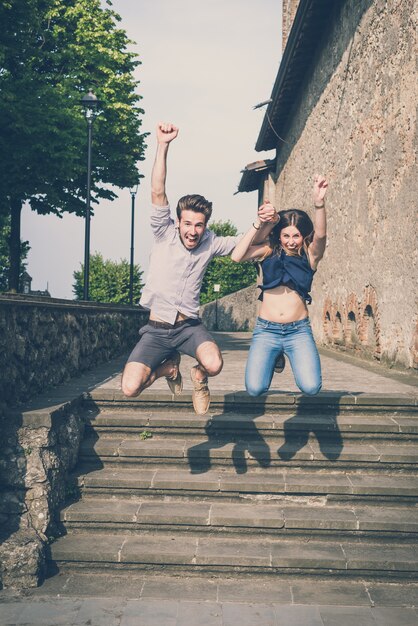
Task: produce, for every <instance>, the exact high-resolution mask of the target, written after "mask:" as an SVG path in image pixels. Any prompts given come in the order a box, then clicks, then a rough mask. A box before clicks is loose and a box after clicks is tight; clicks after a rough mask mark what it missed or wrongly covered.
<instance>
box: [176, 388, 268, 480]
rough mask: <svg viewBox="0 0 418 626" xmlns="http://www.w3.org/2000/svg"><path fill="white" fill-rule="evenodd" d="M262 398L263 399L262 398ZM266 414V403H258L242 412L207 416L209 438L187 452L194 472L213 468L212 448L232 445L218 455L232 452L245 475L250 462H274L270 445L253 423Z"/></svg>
mask: <svg viewBox="0 0 418 626" xmlns="http://www.w3.org/2000/svg"><path fill="white" fill-rule="evenodd" d="M259 400H260V399H259ZM263 415H264V402H263V401H262V402H257V405H256V406H255V407H254V408H253V409H252V410H251V408H250V407H249V408H248V409H246V410H245V411H243V412H241V413H238V412H237V413H232V412H228V411H224V412H223V413H220V414H218V415H214V416H212V417H211V418H209V419H208V421H207V422H206V425H205V433H206V435H207V437H208V440H207V441H203V442H201V443H198V444H197V445H195V446H192V447H191V448H189V449H188V451H187V457H188V462H189V466H190V470H191V473H192V474H202V473H204V472H207V471H209V470H210V469H211V467H212V461H213V455H212V454H211V451H213V450H217V449H221V448H224V447H225V446H228V445H229V444H232V451H229V450H226V451H225V452H224V454H222V455H217V459H219V458H224V459H225V458H228V456H229V455H230V457H231V459H232V463H233V465H234V468H235V471H236V472H237V474H245V473H246V472H247V469H248V461H249V460H252V459H254V460H255V461H256V462H257V463H258V465H259V466H260V467H263V468H266V467H269V466H270V465H271V453H270V448H269V446H268V445H267V443H266V441H265V440H264V437H263V436H262V435H261V433H260V431H259V430H258V428H257V425H256V424H255V423H254V420H255V419H256V418H257V417H261V416H263Z"/></svg>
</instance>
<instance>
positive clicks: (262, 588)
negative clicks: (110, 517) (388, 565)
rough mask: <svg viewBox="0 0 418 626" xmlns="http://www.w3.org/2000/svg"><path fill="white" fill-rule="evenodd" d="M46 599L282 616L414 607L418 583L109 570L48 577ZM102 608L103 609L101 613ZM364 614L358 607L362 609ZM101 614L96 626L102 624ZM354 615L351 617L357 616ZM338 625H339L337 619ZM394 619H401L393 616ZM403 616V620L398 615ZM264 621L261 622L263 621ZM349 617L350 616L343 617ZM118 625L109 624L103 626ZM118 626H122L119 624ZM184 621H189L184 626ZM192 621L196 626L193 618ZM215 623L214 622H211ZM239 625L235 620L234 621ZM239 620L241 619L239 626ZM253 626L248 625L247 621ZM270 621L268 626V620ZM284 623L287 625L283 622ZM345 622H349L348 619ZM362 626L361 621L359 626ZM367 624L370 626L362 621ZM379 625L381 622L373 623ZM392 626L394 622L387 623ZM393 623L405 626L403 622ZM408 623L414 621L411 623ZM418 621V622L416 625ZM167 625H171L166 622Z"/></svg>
mask: <svg viewBox="0 0 418 626" xmlns="http://www.w3.org/2000/svg"><path fill="white" fill-rule="evenodd" d="M37 594H41V595H42V596H43V597H48V596H49V597H52V598H57V597H59V598H65V597H75V598H77V599H81V598H83V597H85V596H90V597H92V598H97V603H99V606H100V607H102V606H103V604H104V606H105V607H106V604H105V603H106V598H114V597H119V598H124V599H126V598H133V599H135V600H138V599H142V600H148V601H149V600H150V599H153V600H159V601H160V602H161V604H162V605H165V604H166V603H167V602H169V601H172V600H178V599H179V598H181V599H182V600H183V601H188V602H193V601H195V602H199V606H198V607H197V608H198V610H199V615H200V616H201V618H202V619H203V617H202V613H201V610H202V607H203V606H204V605H203V603H205V604H208V606H209V607H212V606H213V604H212V603H213V602H216V601H217V602H220V603H221V602H226V603H239V605H240V606H242V603H251V604H252V605H256V606H255V607H251V608H252V609H259V607H260V605H263V604H269V605H271V604H275V605H278V606H279V611H280V615H282V616H283V615H284V614H285V613H284V611H285V608H284V606H283V605H287V604H288V605H292V604H293V605H297V606H296V607H294V608H298V609H301V608H303V605H325V606H327V607H328V608H330V607H335V606H338V605H342V606H343V607H359V606H363V607H372V609H373V610H375V608H376V607H379V606H380V607H391V609H389V610H392V611H393V607H411V609H412V610H413V607H417V606H418V583H416V582H412V581H408V580H402V581H393V580H392V581H390V582H387V581H386V582H382V581H376V580H371V579H366V580H363V579H361V580H356V579H355V578H348V579H344V578H340V579H338V577H337V576H335V577H334V578H332V579H330V578H321V577H320V576H315V577H313V578H312V577H311V578H309V577H308V576H303V575H300V576H298V577H293V578H292V577H291V578H287V577H285V576H282V577H280V578H279V577H277V576H265V575H261V576H258V575H256V574H254V575H253V576H251V577H250V578H248V576H247V575H245V574H244V575H239V574H235V575H234V574H230V575H228V577H225V576H197V575H194V576H191V575H189V574H188V573H181V575H175V573H173V574H172V575H169V574H165V573H164V572H162V573H160V574H159V573H157V572H146V571H144V572H138V573H135V572H132V570H127V571H123V570H118V571H117V572H111V571H106V572H105V573H100V572H98V571H95V572H94V575H93V576H92V575H91V573H89V572H85V571H82V570H77V571H74V572H68V574H66V575H65V574H64V575H61V576H53V577H50V578H48V579H47V580H46V581H45V582H44V584H43V585H42V588H41V589H39V590H38V591H37ZM98 608H99V607H97V609H98ZM346 610H347V609H346ZM357 610H358V609H357ZM99 615H100V611H99V610H96V614H95V619H96V621H94V622H92V623H93V624H94V625H96V624H97V626H98V625H99V624H102V621H99V619H98V616H99ZM352 616H353V614H351V618H352ZM333 617H334V622H331V623H333V624H337V623H339V622H338V621H335V615H334V616H333ZM392 617H395V616H394V615H392ZM396 617H398V616H396ZM254 618H255V620H256V621H253V622H252V624H253V626H256V624H260V616H259V615H258V616H254ZM257 618H258V619H257ZM342 619H344V620H345V619H346V615H343V616H342ZM300 620H301V621H299V622H295V621H293V620H290V621H289V622H288V624H287V626H290V624H293V625H295V624H296V623H298V624H303V625H304V626H308V624H312V622H311V621H308V614H307V613H305V614H304V615H301V616H300ZM108 623H109V624H110V623H112V622H111V621H110V620H109V621H108V620H104V621H103V624H108ZM116 623H117V622H116ZM180 623H183V622H180ZM186 623H189V624H190V623H192V624H193V623H194V624H196V621H194V622H193V619H192V620H191V622H190V621H188V622H187V621H186ZM205 623H207V624H208V626H209V624H212V623H213V621H212V620H210V619H209V620H208V622H205ZM232 623H234V622H232ZM236 623H237V622H236V621H235V624H236ZM246 623H248V621H246ZM266 623H268V622H266ZM282 623H283V622H282ZM343 623H346V622H345V621H344V622H343ZM357 623H359V622H357ZM361 623H364V622H361ZM372 623H373V624H375V625H376V622H374V621H373V622H372ZM385 623H386V624H387V623H388V622H385ZM389 623H392V625H393V624H398V625H399V624H404V622H403V621H399V619H397V620H395V621H392V622H390V621H389ZM406 623H408V622H406ZM412 623H413V622H412ZM161 626H166V625H165V624H161Z"/></svg>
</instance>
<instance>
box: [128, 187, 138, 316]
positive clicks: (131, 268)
mask: <svg viewBox="0 0 418 626" xmlns="http://www.w3.org/2000/svg"><path fill="white" fill-rule="evenodd" d="M137 191H138V185H135V187H131V189H130V190H129V193H130V194H131V262H130V266H129V304H130V305H131V306H132V305H133V298H134V225H135V196H136V194H137Z"/></svg>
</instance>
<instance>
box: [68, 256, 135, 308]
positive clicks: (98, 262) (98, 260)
mask: <svg viewBox="0 0 418 626" xmlns="http://www.w3.org/2000/svg"><path fill="white" fill-rule="evenodd" d="M129 269H130V265H129V263H128V261H127V260H126V259H122V260H121V261H120V262H119V263H117V262H116V261H111V260H109V259H103V256H102V255H101V254H99V253H98V252H96V253H95V254H93V255H92V256H91V257H90V300H93V301H94V302H113V303H116V304H129ZM73 275H74V280H75V282H74V284H73V293H74V295H75V299H76V300H82V299H83V285H84V265H83V264H81V269H80V270H79V271H75V272H74V274H73ZM142 275H143V272H142V271H141V270H140V268H139V265H134V276H133V278H134V280H133V302H134V304H138V302H139V299H140V297H141V291H142V288H143V286H144V284H143V282H142Z"/></svg>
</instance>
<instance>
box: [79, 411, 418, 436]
mask: <svg viewBox="0 0 418 626" xmlns="http://www.w3.org/2000/svg"><path fill="white" fill-rule="evenodd" d="M86 423H87V428H88V429H89V430H90V429H93V430H94V431H95V432H96V433H97V435H98V436H100V435H102V434H107V435H108V434H115V433H123V434H124V436H125V437H128V436H132V437H136V436H138V435H139V434H141V433H142V432H144V431H145V430H146V431H148V432H150V433H151V434H153V435H162V434H164V435H170V436H176V435H177V436H178V435H186V436H187V437H190V436H192V435H197V436H201V435H202V434H204V433H206V434H207V435H209V436H210V435H215V434H216V435H219V436H230V435H231V434H233V435H234V436H240V435H243V436H246V437H249V436H252V435H254V436H259V435H260V434H262V435H263V436H264V437H269V436H276V437H277V436H283V433H285V434H286V435H290V434H292V435H293V434H299V435H300V436H309V435H311V436H312V435H314V436H317V437H322V438H329V439H331V440H332V439H333V438H334V439H335V438H340V436H341V437H344V439H345V440H346V439H347V438H356V437H357V438H360V437H361V438H364V437H368V438H385V439H389V438H390V439H391V440H406V441H409V440H414V441H416V440H417V439H418V414H415V415H414V414H412V413H411V414H409V415H406V414H399V413H397V412H392V413H387V414H381V413H376V414H372V413H353V414H351V415H347V414H343V415H337V416H336V415H329V414H327V413H325V412H323V413H319V412H316V413H314V414H310V415H298V414H296V415H295V414H293V415H292V413H291V412H288V413H284V414H276V415H275V414H264V415H260V414H258V413H254V412H253V413H246V414H243V413H235V412H231V413H224V414H221V415H210V416H209V417H208V416H199V415H195V414H194V413H192V412H190V411H181V412H178V413H170V412H168V411H163V410H161V411H143V410H140V409H139V410H132V411H130V412H129V411H122V410H121V409H119V410H115V411H111V410H109V409H105V410H103V411H102V412H100V413H98V414H93V415H91V414H89V413H87V414H86Z"/></svg>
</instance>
